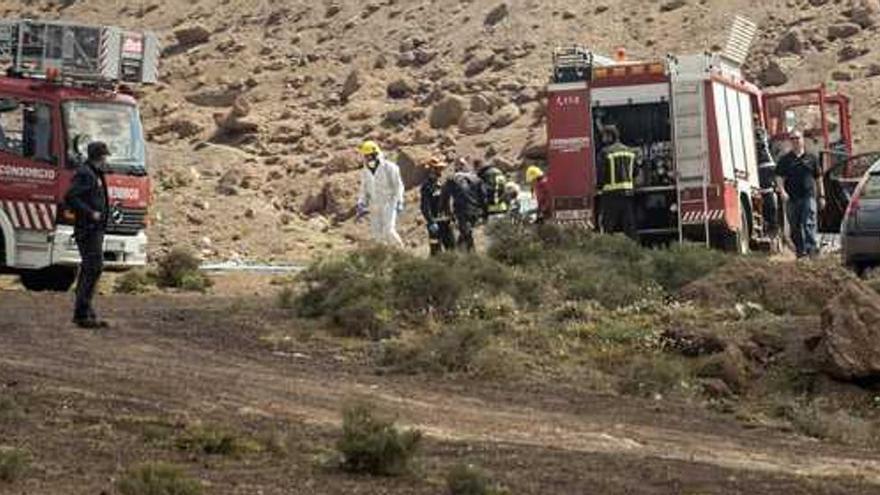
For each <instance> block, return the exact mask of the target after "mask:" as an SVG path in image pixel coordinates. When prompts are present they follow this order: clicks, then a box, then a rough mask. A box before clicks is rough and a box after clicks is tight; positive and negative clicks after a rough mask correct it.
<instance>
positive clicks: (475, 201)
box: [440, 160, 484, 251]
mask: <svg viewBox="0 0 880 495" xmlns="http://www.w3.org/2000/svg"><path fill="white" fill-rule="evenodd" d="M482 193H483V190H482V183H481V181H480V178H479V177H477V175H476V174H474V173H473V172H472V171H471V170H470V169H469V167H468V165H467V162H466V161H465V160H459V161H458V162H456V164H455V174H453V176H452V177H450V178H449V180H447V181H446V183H445V184H443V189H442V196H441V198H440V202H441V204H442V205H443V207H444V208H448V207H449V206H448V205H450V201H451V205H452V208H451V210H452V213H453V215H455V223H457V224H458V247H459V248H460V249H463V250H465V251H473V250H474V226H475V225H476V224H477V222H478V221H479V220H480V218H481V217H482V216H483V207H484V201H483V196H482Z"/></svg>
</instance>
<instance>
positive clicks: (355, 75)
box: [339, 69, 363, 103]
mask: <svg viewBox="0 0 880 495" xmlns="http://www.w3.org/2000/svg"><path fill="white" fill-rule="evenodd" d="M362 85H363V83H362V82H361V73H360V71H359V70H357V69H354V70H353V71H351V72H350V73H349V74H348V77H346V78H345V82H344V83H342V91H340V93H339V97H340V98H341V99H342V102H343V103H345V102H347V101H348V99H349V98H351V96H352V95H354V94H355V93H357V91H358V90H359V89H361V86H362Z"/></svg>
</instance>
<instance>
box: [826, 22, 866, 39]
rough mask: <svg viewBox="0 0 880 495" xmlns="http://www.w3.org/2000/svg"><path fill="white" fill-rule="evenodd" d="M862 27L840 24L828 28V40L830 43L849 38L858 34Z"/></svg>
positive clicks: (850, 23)
mask: <svg viewBox="0 0 880 495" xmlns="http://www.w3.org/2000/svg"><path fill="white" fill-rule="evenodd" d="M861 30H862V27H861V26H859V25H858V24H856V23H854V22H841V23H838V24H832V25H831V26H828V39H829V40H831V41H834V40H837V39H843V38H849V37H850V36H853V35H855V34H858V32H859V31H861Z"/></svg>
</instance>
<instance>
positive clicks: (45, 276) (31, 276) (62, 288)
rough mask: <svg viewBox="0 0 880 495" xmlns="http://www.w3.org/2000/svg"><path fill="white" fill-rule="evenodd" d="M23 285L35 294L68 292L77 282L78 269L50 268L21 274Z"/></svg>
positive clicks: (66, 267) (65, 267)
mask: <svg viewBox="0 0 880 495" xmlns="http://www.w3.org/2000/svg"><path fill="white" fill-rule="evenodd" d="M20 278H21V285H23V286H24V288H25V289H27V290H31V291H35V292H44V291H49V292H67V291H68V290H70V288H71V287H72V286H73V283H74V281H76V268H74V267H68V266H50V267H48V268H43V269H42V270H33V271H27V272H24V273H22V274H21V276H20Z"/></svg>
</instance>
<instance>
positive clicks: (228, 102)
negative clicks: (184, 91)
mask: <svg viewBox="0 0 880 495" xmlns="http://www.w3.org/2000/svg"><path fill="white" fill-rule="evenodd" d="M239 96H241V90H240V89H233V88H229V87H226V88H213V89H205V90H202V91H198V92H195V93H190V94H188V95H186V96H184V99H185V100H186V101H187V102H189V103H192V104H193V105H196V106H200V107H217V108H225V107H231V106H232V105H233V104H234V103H235V100H236V99H238V97H239Z"/></svg>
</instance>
